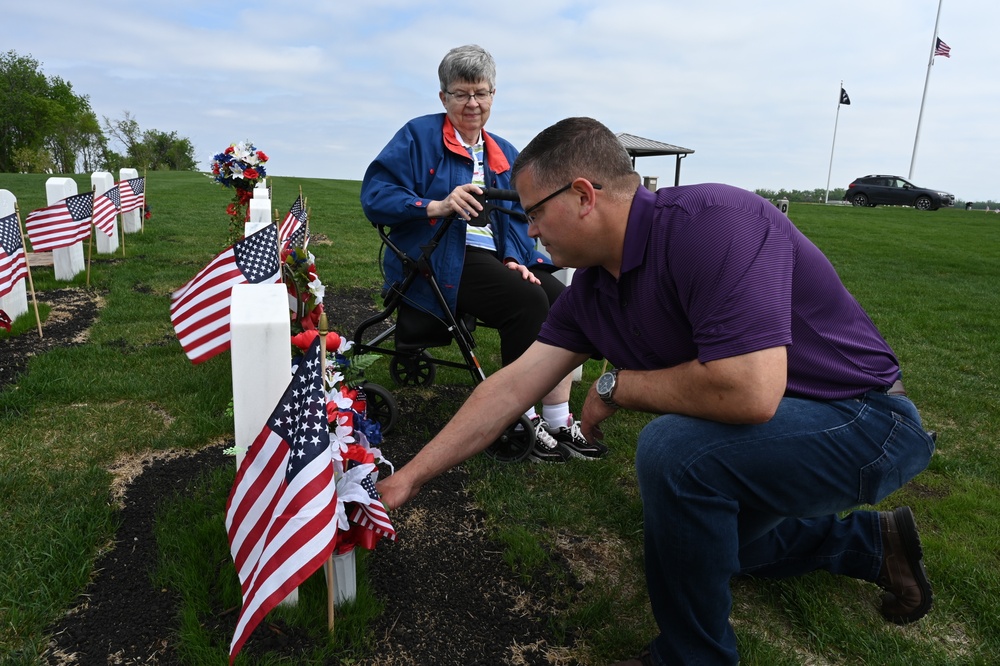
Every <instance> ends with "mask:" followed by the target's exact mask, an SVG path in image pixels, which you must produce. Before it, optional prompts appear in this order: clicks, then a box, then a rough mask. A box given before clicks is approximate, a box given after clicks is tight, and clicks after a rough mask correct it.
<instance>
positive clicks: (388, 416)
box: [361, 382, 399, 436]
mask: <svg viewBox="0 0 1000 666" xmlns="http://www.w3.org/2000/svg"><path fill="white" fill-rule="evenodd" d="M361 390H363V391H364V392H365V399H366V400H367V402H368V408H367V410H366V416H368V418H370V419H371V420H373V421H375V422H377V423H378V424H379V427H380V429H381V431H382V435H383V436H385V435H387V434H389V431H390V430H392V428H393V426H395V425H396V421H397V420H398V419H399V405H397V404H396V399H395V398H394V397H392V393H390V392H389V390H388V389H387V388H385V387H384V386H381V385H379V384H373V383H371V382H365V383H364V384H362V385H361Z"/></svg>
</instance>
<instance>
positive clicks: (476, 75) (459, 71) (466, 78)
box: [438, 44, 497, 92]
mask: <svg viewBox="0 0 1000 666" xmlns="http://www.w3.org/2000/svg"><path fill="white" fill-rule="evenodd" d="M438 79H440V81H441V92H448V88H449V87H450V86H451V84H453V83H457V82H459V81H461V82H463V83H479V82H480V81H486V84H487V85H488V86H489V87H490V90H493V89H494V88H495V87H496V81H497V65H496V63H495V62H494V61H493V56H491V55H490V53H489V51H487V50H486V49H484V48H483V47H481V46H478V45H476V44H468V45H466V46H457V47H455V48H453V49H452V50H450V51H448V53H447V54H446V55H445V57H444V59H443V60H442V61H441V64H440V65H438Z"/></svg>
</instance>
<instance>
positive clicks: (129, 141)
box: [104, 111, 197, 171]
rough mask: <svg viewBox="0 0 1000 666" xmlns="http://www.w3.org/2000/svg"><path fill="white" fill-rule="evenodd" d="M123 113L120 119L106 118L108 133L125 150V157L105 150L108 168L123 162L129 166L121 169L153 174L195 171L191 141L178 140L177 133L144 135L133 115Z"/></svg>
mask: <svg viewBox="0 0 1000 666" xmlns="http://www.w3.org/2000/svg"><path fill="white" fill-rule="evenodd" d="M124 113H125V115H124V117H123V118H120V119H115V120H112V119H111V118H108V117H107V116H105V117H104V129H105V131H106V132H107V133H108V135H109V136H110V137H111V138H112V139H113V140H115V141H117V142H118V143H119V144H121V145H122V147H123V148H124V149H125V153H124V155H119V154H118V153H115V152H113V151H111V150H105V157H106V161H107V162H108V164H118V163H119V162H120V161H124V162H127V164H121V166H131V167H133V168H136V169H140V170H146V169H148V170H150V171H156V170H160V169H167V170H172V171H194V170H195V169H196V168H197V162H196V160H195V157H194V145H193V144H192V143H191V140H190V139H188V138H187V137H180V136H178V135H177V132H169V133H167V132H161V131H160V130H156V129H150V130H145V131H143V130H142V129H141V128H140V127H139V122H138V121H137V120H136V119H135V118H134V117H133V116H132V114H131V113H129V112H128V111H125V112H124ZM118 168H120V167H118Z"/></svg>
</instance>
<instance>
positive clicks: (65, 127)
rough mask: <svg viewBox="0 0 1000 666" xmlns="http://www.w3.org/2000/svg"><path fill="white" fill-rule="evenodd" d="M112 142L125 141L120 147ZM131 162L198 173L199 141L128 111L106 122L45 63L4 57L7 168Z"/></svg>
mask: <svg viewBox="0 0 1000 666" xmlns="http://www.w3.org/2000/svg"><path fill="white" fill-rule="evenodd" d="M112 141H113V142H116V143H117V145H120V146H121V148H120V150H121V151H122V152H118V151H116V150H113V149H112V148H111V146H112ZM122 167H131V168H134V169H139V170H140V171H146V170H150V171H156V170H160V169H163V170H174V171H193V170H195V169H196V168H197V163H196V161H195V157H194V146H193V145H192V144H191V141H190V140H189V139H188V138H186V137H180V136H178V135H177V132H169V133H168V132H162V131H159V130H155V129H147V130H143V129H141V128H140V127H139V123H138V121H137V120H136V119H135V118H133V117H132V116H131V114H130V113H129V112H128V111H125V112H124V117H123V118H120V119H111V118H108V117H107V116H104V117H103V122H102V121H99V120H98V118H97V115H96V114H95V113H94V110H93V109H92V108H91V106H90V97H89V95H80V94H77V93H76V92H75V91H74V90H73V85H72V84H71V83H70V82H69V81H65V80H63V79H62V78H60V77H58V76H46V75H45V74H44V72H43V71H42V67H41V64H40V63H39V62H38V61H37V60H35V59H34V58H32V57H31V56H22V55H18V54H17V53H16V52H15V51H13V50H11V51H7V52H6V53H2V54H0V172H6V173H78V172H79V173H88V172H92V171H117V170H119V169H121V168H122Z"/></svg>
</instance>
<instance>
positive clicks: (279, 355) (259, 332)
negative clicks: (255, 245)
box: [0, 169, 356, 605]
mask: <svg viewBox="0 0 1000 666" xmlns="http://www.w3.org/2000/svg"><path fill="white" fill-rule="evenodd" d="M119 175H120V177H121V180H127V179H130V178H138V177H139V174H138V172H137V171H136V170H135V169H122V170H121V171H120V172H119ZM91 184H92V187H93V188H94V192H95V195H101V194H103V193H104V192H106V191H108V190H109V189H110V188H112V187H114V184H115V181H114V176H112V174H110V173H108V172H105V171H98V172H95V173H93V174H92V175H91ZM45 194H46V198H47V200H48V204H47V205H50V206H51V205H52V204H55V203H57V202H59V201H61V200H62V199H65V198H66V197H70V196H73V195H75V194H78V191H77V184H76V181H75V180H73V179H72V178H58V177H53V178H49V179H48V180H47V181H46V183H45ZM16 206H17V198H16V197H15V196H14V194H13V193H12V192H10V191H8V190H0V217H6V216H8V215H10V214H12V213H14V212H15V210H16ZM270 211H271V201H270V198H269V191H268V189H267V183H266V181H265V180H262V181H261V182H260V183H258V184H257V186H256V187H255V188H254V192H253V198H252V199H251V200H250V205H249V212H250V215H249V219H248V220H247V222H246V224H245V227H244V233H245V235H246V236H249V235H251V234H253V233H255V232H257V231H259V230H260V229H261V228H263V227H265V226H267V225H268V224H274V222H273V220H272V219H271V217H270ZM142 213H143V211H141V210H138V209H137V210H134V211H129V212H127V213H123V214H122V224H121V230H122V233H126V234H132V233H137V232H140V231H142ZM118 234H119V231H118V225H115V231H114V233H113V234H112V235H111V236H110V237H108V236H107V235H105V234H104V233H103V232H102V233H97V234H95V237H96V244H95V245H96V249H97V252H98V253H99V254H113V253H114V252H116V251H117V250H118V248H119V247H120V239H119V236H118ZM52 264H53V268H54V271H55V278H56V279H57V280H66V281H69V280H72V279H73V278H74V277H76V275H78V274H79V273H80V272H82V271H83V270H85V267H86V264H85V261H84V248H83V241H80V242H78V243H75V244H74V245H71V246H69V247H65V248H58V249H56V250H53V251H52ZM26 282H27V280H21V281H19V282H18V284H17V285H15V286H14V289H13V290H11V292H9V293H8V294H6V295H5V296H3V298H0V309H2V310H3V311H4V312H6V313H7V314H8V315H9V316H10V317H11V319H16V318H17V317H19V316H20V315H22V314H24V313H25V312H27V311H28V300H27V291H26V289H25V283H26ZM229 326H230V335H231V338H232V342H231V345H232V346H231V360H232V377H233V412H234V426H235V435H236V446H237V447H238V448H241V449H244V450H246V449H248V448H249V447H250V445H251V444H252V443H253V440H254V438H255V437H256V436H257V434H258V433H259V432H260V431H261V429H262V428H263V427H264V419H266V418H267V415H269V414H270V413H271V411H272V410H273V409H274V406H275V405H276V404H277V403H278V401H279V400H280V399H281V396H282V394H283V393H284V391H285V388H286V387H287V386H288V382H289V381H291V378H292V372H291V364H290V361H289V356H288V349H289V342H288V341H289V339H290V338H291V323H290V317H289V315H288V292H287V291H286V289H285V285H284V284H241V285H236V286H235V287H233V291H232V301H231V306H230V324H229ZM242 459H243V456H237V459H236V464H237V467H238V466H239V464H240V462H242ZM355 571H356V567H355V560H354V553H353V552H351V553H349V554H348V555H344V556H336V557H335V558H334V572H335V575H336V585H335V587H334V589H335V590H336V603H337V605H339V604H341V603H343V602H345V601H349V600H351V599H354V597H355V595H356V578H355ZM297 601H298V590H295V591H293V592H292V594H291V595H290V596H289V597H288V598H287V599H286V600H285V602H284V603H292V604H294V603H297Z"/></svg>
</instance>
